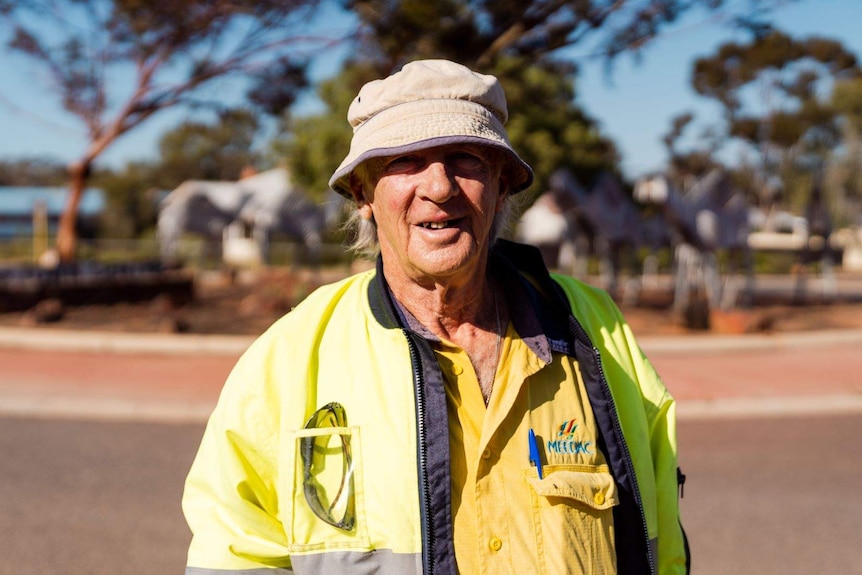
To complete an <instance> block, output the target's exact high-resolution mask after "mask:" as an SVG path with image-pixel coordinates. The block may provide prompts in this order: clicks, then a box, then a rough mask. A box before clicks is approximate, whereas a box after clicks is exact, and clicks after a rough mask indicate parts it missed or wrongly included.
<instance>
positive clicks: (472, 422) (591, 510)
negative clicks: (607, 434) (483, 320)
mask: <svg viewBox="0 0 862 575" xmlns="http://www.w3.org/2000/svg"><path fill="white" fill-rule="evenodd" d="M435 349H436V351H437V354H438V359H439V362H440V366H441V368H442V370H443V373H444V376H445V379H446V392H447V405H448V415H449V443H450V453H451V474H452V516H453V520H454V540H455V557H456V559H457V562H458V568H459V571H460V572H461V573H462V574H463V575H474V574H480V573H487V574H494V575H497V574H505V573H517V574H519V575H523V574H526V573H537V574H545V575H557V574H559V575H563V574H578V573H590V574H611V573H615V572H616V560H615V550H614V531H613V506H614V505H616V503H617V498H616V486H615V484H614V481H613V479H612V477H611V475H610V473H609V471H608V467H607V465H606V462H605V458H604V455H603V454H602V453H601V451H600V450H599V449H598V448H597V446H596V437H597V433H596V425H595V420H594V418H593V413H592V410H591V409H590V404H589V401H588V399H587V396H586V391H585V390H584V387H583V384H582V382H581V377H580V373H579V371H578V365H577V362H576V361H575V360H574V359H573V358H570V357H568V356H565V355H562V354H557V353H554V354H553V361H552V362H551V363H550V364H547V365H546V364H545V363H544V361H542V360H541V359H540V358H539V357H538V356H537V355H536V354H535V353H534V352H533V351H532V350H531V349H530V348H529V347H528V346H527V345H526V343H524V341H523V340H521V339H520V338H519V337H518V334H517V333H516V332H515V330H514V328H513V327H512V326H511V324H510V326H509V327H508V332H507V333H506V337H505V339H504V341H503V345H502V346H501V354H500V355H501V357H500V363H499V366H498V369H497V375H496V378H495V380H494V388H493V392H492V394H491V398H490V401H489V404H488V407H487V409H486V407H485V403H484V400H483V398H482V393H481V391H480V388H479V382H478V380H477V378H476V374H475V371H474V370H473V367H472V365H471V363H470V360H469V358H468V356H467V354H466V353H465V352H464V351H463V350H462V349H461V348H459V347H457V346H455V345H454V344H452V343H451V342H445V341H444V342H439V343H436V344H435ZM530 429H533V431H534V433H535V435H536V437H537V443H538V447H539V452H540V456H541V460H542V464H543V466H542V467H543V479H539V477H538V470H537V468H536V467H535V466H533V465H531V463H530V459H529V441H528V437H529V431H530Z"/></svg>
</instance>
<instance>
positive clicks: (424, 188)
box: [418, 160, 459, 204]
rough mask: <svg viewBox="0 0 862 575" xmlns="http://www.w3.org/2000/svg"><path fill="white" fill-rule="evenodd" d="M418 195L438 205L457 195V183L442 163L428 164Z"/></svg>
mask: <svg viewBox="0 0 862 575" xmlns="http://www.w3.org/2000/svg"><path fill="white" fill-rule="evenodd" d="M422 176H423V178H422V183H421V185H420V186H419V190H418V192H419V195H420V196H422V197H423V198H426V199H428V200H431V201H432V202H436V203H438V204H440V203H443V202H445V201H446V200H448V199H450V198H452V197H453V196H456V195H458V193H459V188H458V183H457V182H456V181H455V177H454V176H453V174H452V171H451V170H449V168H448V167H447V166H446V162H444V161H440V160H437V161H433V162H429V163H428V164H427V165H426V166H425V170H424V171H423V174H422Z"/></svg>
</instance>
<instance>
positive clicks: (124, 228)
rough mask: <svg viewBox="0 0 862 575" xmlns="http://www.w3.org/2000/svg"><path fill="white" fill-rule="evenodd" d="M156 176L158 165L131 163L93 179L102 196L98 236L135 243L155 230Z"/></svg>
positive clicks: (97, 175)
mask: <svg viewBox="0 0 862 575" xmlns="http://www.w3.org/2000/svg"><path fill="white" fill-rule="evenodd" d="M159 173H160V168H159V166H158V165H157V164H153V163H148V162H130V163H128V164H126V165H125V167H124V168H123V169H122V170H109V171H102V170H98V171H97V172H96V173H95V174H94V175H93V184H94V185H95V186H97V187H98V188H99V189H101V190H102V192H104V194H105V208H104V211H103V212H102V216H101V218H100V221H99V235H100V236H102V237H106V238H111V239H135V238H138V237H140V236H142V235H144V234H146V233H148V232H149V231H151V230H152V229H153V228H154V227H155V224H156V215H157V214H156V203H157V201H158V199H159V198H158V190H159V188H158V186H157V180H158V177H159Z"/></svg>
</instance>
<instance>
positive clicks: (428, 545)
mask: <svg viewBox="0 0 862 575" xmlns="http://www.w3.org/2000/svg"><path fill="white" fill-rule="evenodd" d="M402 332H403V333H404V337H406V338H407V347H408V349H409V350H410V363H411V365H412V366H413V387H414V390H415V392H416V443H417V445H416V450H417V458H418V473H419V486H420V489H419V496H420V510H421V513H420V517H421V521H422V564H423V568H424V571H425V575H433V573H434V530H433V529H432V526H431V488H430V487H429V485H428V471H427V469H428V454H427V452H426V446H425V385H424V377H423V375H422V360H421V358H420V356H419V350H418V348H417V347H416V342H414V341H413V339H412V338H411V337H410V334H409V332H408V331H407V330H406V329H404V330H402Z"/></svg>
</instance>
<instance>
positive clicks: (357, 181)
mask: <svg viewBox="0 0 862 575" xmlns="http://www.w3.org/2000/svg"><path fill="white" fill-rule="evenodd" d="M350 195H351V196H353V201H354V202H356V205H357V206H359V207H362V206H364V205H365V204H367V203H368V202H367V201H366V199H365V192H364V189H363V185H362V179H361V178H360V177H359V176H357V175H356V172H355V171H354V172H352V173H351V174H350Z"/></svg>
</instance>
